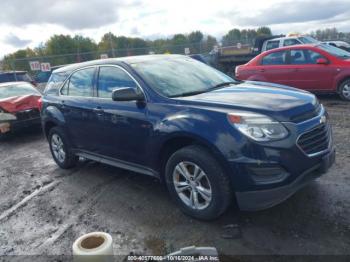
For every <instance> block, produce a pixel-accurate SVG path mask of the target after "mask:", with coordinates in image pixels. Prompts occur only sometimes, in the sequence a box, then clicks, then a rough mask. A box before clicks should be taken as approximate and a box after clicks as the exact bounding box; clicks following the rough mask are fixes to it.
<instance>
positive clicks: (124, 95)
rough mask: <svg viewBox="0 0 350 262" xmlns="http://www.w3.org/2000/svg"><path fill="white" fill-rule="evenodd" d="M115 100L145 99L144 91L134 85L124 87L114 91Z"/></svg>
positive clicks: (113, 97)
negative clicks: (133, 86)
mask: <svg viewBox="0 0 350 262" xmlns="http://www.w3.org/2000/svg"><path fill="white" fill-rule="evenodd" d="M112 99H113V101H133V100H136V101H143V100H144V99H145V97H144V95H143V93H142V92H141V91H140V90H138V89H136V88H132V87H122V88H118V89H116V90H113V92H112Z"/></svg>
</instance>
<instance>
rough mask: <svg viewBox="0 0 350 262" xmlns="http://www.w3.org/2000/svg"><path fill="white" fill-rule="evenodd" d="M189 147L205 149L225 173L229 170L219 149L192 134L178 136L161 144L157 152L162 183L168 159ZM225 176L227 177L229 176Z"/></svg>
mask: <svg viewBox="0 0 350 262" xmlns="http://www.w3.org/2000/svg"><path fill="white" fill-rule="evenodd" d="M190 145H198V146H201V147H203V148H205V149H207V150H208V151H209V152H210V153H212V155H213V157H214V158H215V159H216V160H217V161H218V162H219V164H220V165H221V166H222V168H223V171H224V172H225V173H226V172H227V170H229V165H228V163H227V161H226V160H225V158H224V156H223V154H222V153H221V152H220V151H219V149H218V148H216V147H215V145H213V144H211V143H210V142H209V141H206V140H205V139H203V138H201V137H198V136H195V135H192V134H178V135H176V136H172V137H169V138H168V139H166V140H165V141H164V142H163V143H162V145H161V147H160V150H159V151H158V157H157V159H158V160H159V164H158V171H159V174H160V179H161V180H162V181H163V180H164V172H165V166H166V163H167V161H168V159H169V157H170V156H171V155H172V154H174V153H175V152H176V151H177V150H179V149H181V148H183V147H186V146H190ZM227 175H228V176H229V175H230V174H227Z"/></svg>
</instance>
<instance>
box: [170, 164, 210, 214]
mask: <svg viewBox="0 0 350 262" xmlns="http://www.w3.org/2000/svg"><path fill="white" fill-rule="evenodd" d="M173 183H174V186H175V190H176V192H177V194H178V196H179V198H180V199H181V200H182V202H184V203H185V204H186V205H187V206H188V207H190V208H192V209H195V210H203V209H205V208H207V207H208V206H209V205H210V203H211V200H212V189H211V185H210V182H209V179H208V177H207V175H206V173H205V172H204V171H203V170H202V169H201V168H200V167H199V166H198V165H196V164H194V163H192V162H185V161H184V162H180V163H179V164H177V165H176V167H175V169H174V172H173Z"/></svg>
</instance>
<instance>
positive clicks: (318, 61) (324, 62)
mask: <svg viewBox="0 0 350 262" xmlns="http://www.w3.org/2000/svg"><path fill="white" fill-rule="evenodd" d="M316 64H318V65H328V60H327V59H325V58H319V59H317V60H316Z"/></svg>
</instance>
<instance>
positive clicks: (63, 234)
mask: <svg viewBox="0 0 350 262" xmlns="http://www.w3.org/2000/svg"><path fill="white" fill-rule="evenodd" d="M321 100H322V102H323V103H324V104H325V105H326V107H327V109H328V111H329V113H330V116H331V118H332V122H333V127H334V136H335V143H336V148H337V163H336V165H335V166H333V167H332V168H331V170H330V172H329V173H328V174H327V175H325V176H323V177H321V178H320V179H319V180H317V181H315V182H312V183H311V184H310V185H308V186H307V187H305V188H303V189H302V190H301V191H299V192H298V193H297V194H295V195H294V196H293V197H292V198H290V199H289V200H287V201H286V202H284V203H282V204H280V205H279V206H276V207H274V208H271V209H269V210H266V211H261V212H252V213H248V212H244V213H243V212H238V211H237V210H235V209H234V207H232V208H231V209H230V211H229V212H228V213H227V214H225V215H224V216H223V217H222V218H220V219H219V220H217V221H214V222H210V223H208V222H200V221H196V220H193V219H191V218H189V217H186V216H185V215H183V214H182V213H181V212H180V211H179V210H178V209H177V208H176V206H175V205H174V204H173V203H172V202H171V200H170V199H169V196H168V194H167V192H166V190H165V189H164V187H163V186H162V185H161V184H159V183H158V182H157V181H156V180H154V179H152V178H149V177H144V176H142V175H138V174H134V173H130V172H127V171H123V170H120V169H116V168H113V167H108V166H105V165H102V164H97V163H93V162H82V163H81V164H80V165H79V167H77V168H75V169H73V170H70V171H64V170H60V169H59V168H58V167H57V166H56V165H55V163H54V162H53V160H52V159H51V155H50V153H49V149H48V144H47V143H46V141H45V139H44V138H43V136H42V134H41V132H40V131H32V132H29V133H23V134H18V135H16V136H15V137H12V138H9V139H7V140H5V141H2V142H0V143H1V144H0V159H1V162H0V192H1V197H0V255H28V254H42V253H45V254H53V255H57V254H65V255H70V254H71V245H72V242H73V241H74V240H75V239H76V238H77V237H78V236H80V235H82V234H84V233H87V232H91V231H106V232H109V233H110V234H111V235H112V236H113V239H114V251H115V253H116V254H120V255H127V254H129V253H130V252H134V253H142V254H145V253H146V254H165V253H169V252H172V251H174V250H176V249H179V248H181V247H184V246H189V245H197V246H215V247H217V248H218V250H219V252H220V254H221V255H234V254H240V255H243V254H293V255H300V254H314V255H315V254H317V255H324V254H331V255H334V254H335V255H336V254H347V255H350V174H349V170H350V103H346V102H342V101H340V100H339V99H338V98H336V97H329V96H327V97H321ZM227 225H234V227H233V228H231V227H230V226H228V227H226V226H227ZM0 260H1V257H0Z"/></svg>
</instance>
